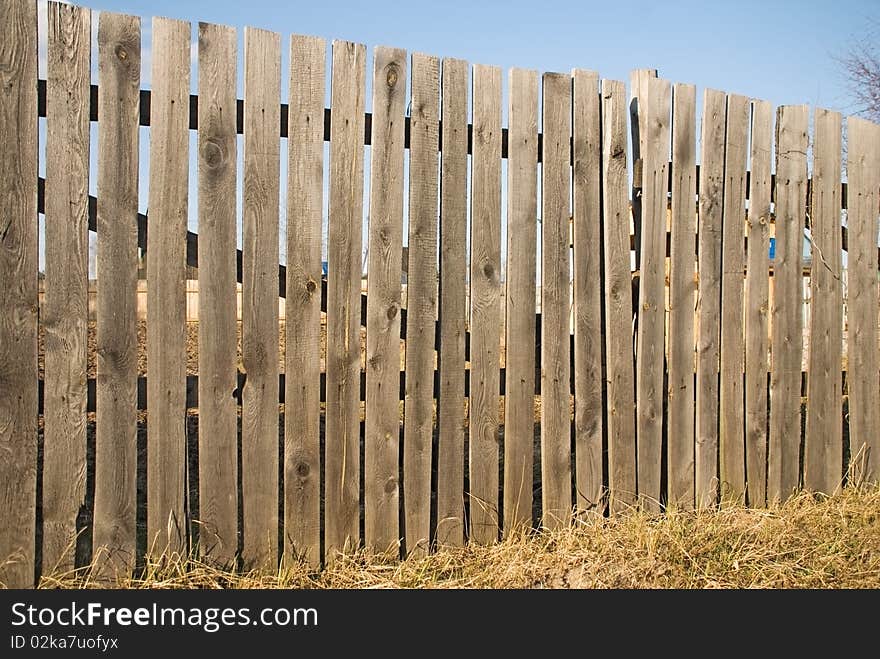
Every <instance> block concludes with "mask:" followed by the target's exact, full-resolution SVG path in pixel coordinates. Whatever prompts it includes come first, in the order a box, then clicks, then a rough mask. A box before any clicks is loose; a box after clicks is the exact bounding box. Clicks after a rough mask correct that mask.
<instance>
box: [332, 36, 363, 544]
mask: <svg viewBox="0 0 880 659" xmlns="http://www.w3.org/2000/svg"><path fill="white" fill-rule="evenodd" d="M332 57H333V71H332V80H331V89H330V92H331V101H330V104H331V108H332V110H333V116H334V117H335V118H334V119H333V121H332V122H331V124H330V188H329V194H330V198H329V235H328V239H329V242H328V253H327V258H328V266H327V267H328V269H329V273H328V277H327V417H326V444H325V446H326V448H325V451H326V452H325V457H324V461H325V468H324V479H325V489H324V492H325V494H324V496H325V506H324V515H325V523H324V554H325V557H326V558H327V559H332V558H333V557H334V556H335V555H336V554H337V553H338V552H344V551H346V550H351V549H353V548H355V547H357V545H358V544H359V543H360V509H359V506H360V502H359V500H360V494H359V491H360V450H359V446H360V414H359V407H360V403H359V400H360V386H359V385H360V371H361V339H360V334H361V331H360V313H359V312H360V298H361V267H362V265H361V246H362V241H363V230H362V223H363V215H364V213H363V204H364V200H363V181H364V149H363V139H364V94H365V92H364V83H365V78H366V69H365V67H366V48H365V47H364V46H363V45H362V44H355V43H351V42H347V41H334V42H333V55H332Z"/></svg>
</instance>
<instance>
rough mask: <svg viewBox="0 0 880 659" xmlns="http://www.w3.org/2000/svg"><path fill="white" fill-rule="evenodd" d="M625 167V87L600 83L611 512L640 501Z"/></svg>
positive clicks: (610, 82) (614, 83)
mask: <svg viewBox="0 0 880 659" xmlns="http://www.w3.org/2000/svg"><path fill="white" fill-rule="evenodd" d="M628 184H629V183H628V181H627V170H626V88H625V87H624V85H623V83H622V82H618V81H612V80H603V81H602V204H603V220H604V226H603V233H604V238H603V239H604V246H605V355H606V364H607V367H606V375H605V379H606V381H607V384H608V403H607V409H606V414H607V416H606V424H607V426H608V489H609V495H610V508H611V511H612V512H620V511H623V510H625V509H626V508H628V507H630V506H632V505H633V504H634V503H635V501H636V445H635V434H636V426H635V382H634V378H635V375H634V372H633V369H634V364H633V342H632V276H631V274H630V250H629V245H630V243H629V208H628V206H629V200H628V195H627V187H628Z"/></svg>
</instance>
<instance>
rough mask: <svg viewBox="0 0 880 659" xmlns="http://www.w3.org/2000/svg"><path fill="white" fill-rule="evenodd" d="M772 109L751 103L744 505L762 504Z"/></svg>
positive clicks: (764, 488)
mask: <svg viewBox="0 0 880 659" xmlns="http://www.w3.org/2000/svg"><path fill="white" fill-rule="evenodd" d="M772 112H773V109H772V106H771V105H770V103H768V102H767V101H758V100H755V101H752V130H751V133H752V138H751V156H750V166H749V169H750V171H751V179H750V187H749V210H748V215H747V217H746V228H747V230H748V254H747V259H748V261H747V265H746V283H745V306H746V310H745V351H746V357H745V369H746V376H745V377H746V380H745V422H746V488H747V492H746V493H747V496H748V504H749V505H750V506H763V505H764V504H765V503H766V502H767V370H768V368H769V362H768V359H767V355H768V350H769V348H770V333H769V327H768V324H767V321H768V318H769V311H770V297H769V286H770V282H769V276H768V272H769V267H770V217H771V213H770V201H771V198H770V189H771V188H770V184H771V174H770V165H771V158H772V154H773V114H772Z"/></svg>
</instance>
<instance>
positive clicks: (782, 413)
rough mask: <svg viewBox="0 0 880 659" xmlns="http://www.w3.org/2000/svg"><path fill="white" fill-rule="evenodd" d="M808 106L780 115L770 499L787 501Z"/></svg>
mask: <svg viewBox="0 0 880 659" xmlns="http://www.w3.org/2000/svg"><path fill="white" fill-rule="evenodd" d="M808 119H809V109H808V108H807V106H805V105H799V106H783V107H780V108H779V109H778V110H777V114H776V258H775V259H774V263H773V279H774V283H773V297H772V299H771V307H770V325H771V337H770V353H771V372H770V438H769V442H768V456H767V463H768V471H767V499H768V501H770V502H777V501H780V500H782V499H785V498H788V496H789V495H790V494H791V493H792V491H793V490H794V489H795V488H796V487H797V486H798V478H799V473H800V437H801V378H800V372H801V356H802V354H801V353H802V351H803V336H802V327H803V303H802V298H803V290H802V286H803V282H802V279H803V272H802V260H803V259H802V252H803V241H804V236H803V233H804V232H803V223H804V216H805V214H806V211H807V209H806V203H807V194H806V193H807V141H808V139H807V123H808Z"/></svg>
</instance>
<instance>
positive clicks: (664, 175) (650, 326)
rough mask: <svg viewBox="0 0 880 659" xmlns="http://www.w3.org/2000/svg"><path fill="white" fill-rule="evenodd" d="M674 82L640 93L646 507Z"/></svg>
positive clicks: (657, 452) (658, 408)
mask: <svg viewBox="0 0 880 659" xmlns="http://www.w3.org/2000/svg"><path fill="white" fill-rule="evenodd" d="M670 102H671V87H670V84H669V82H668V81H666V80H660V79H659V78H648V79H647V80H646V84H645V86H644V87H643V88H642V90H641V95H640V97H639V106H640V107H639V115H640V125H639V139H640V140H642V141H643V142H644V144H643V147H644V148H643V149H642V150H641V159H642V181H641V183H642V217H641V220H642V222H641V246H640V251H641V256H640V259H641V264H640V266H639V267H640V270H641V281H640V283H639V306H638V314H637V318H638V330H637V345H636V437H637V440H636V442H637V443H636V447H637V455H638V493H639V503H640V505H641V506H642V507H643V508H644V509H645V510H648V511H651V512H659V511H660V474H661V457H662V447H663V444H662V442H663V371H664V354H665V343H664V329H665V322H666V304H665V301H666V291H665V275H666V269H665V265H666V208H667V204H666V199H667V197H666V191H667V185H668V180H669V110H670Z"/></svg>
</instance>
